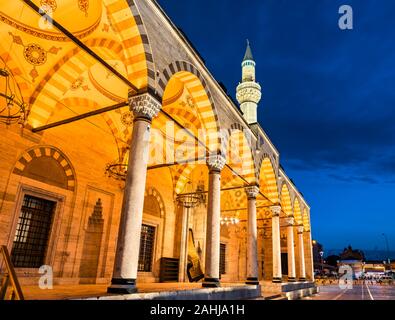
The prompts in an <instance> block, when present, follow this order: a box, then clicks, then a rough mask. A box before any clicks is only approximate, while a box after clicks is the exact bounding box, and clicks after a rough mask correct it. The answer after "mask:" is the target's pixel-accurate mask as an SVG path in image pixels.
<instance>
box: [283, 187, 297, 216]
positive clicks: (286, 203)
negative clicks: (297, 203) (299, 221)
mask: <svg viewBox="0 0 395 320" xmlns="http://www.w3.org/2000/svg"><path fill="white" fill-rule="evenodd" d="M280 198H281V207H282V209H283V210H284V211H285V214H286V215H287V216H289V217H290V216H293V214H294V213H293V210H292V201H291V196H290V193H289V189H288V185H287V184H286V183H285V182H284V183H283V185H282V187H281V195H280Z"/></svg>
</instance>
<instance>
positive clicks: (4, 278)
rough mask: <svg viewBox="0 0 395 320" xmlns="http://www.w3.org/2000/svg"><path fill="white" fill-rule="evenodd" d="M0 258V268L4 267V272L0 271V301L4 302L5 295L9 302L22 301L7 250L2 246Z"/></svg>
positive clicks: (21, 294)
mask: <svg viewBox="0 0 395 320" xmlns="http://www.w3.org/2000/svg"><path fill="white" fill-rule="evenodd" d="M0 258H2V262H3V263H2V264H0V266H2V265H3V264H4V265H5V269H4V271H3V270H2V269H0V282H1V285H0V300H6V297H7V295H8V297H9V300H24V297H23V293H22V289H21V286H20V285H19V281H18V277H17V276H16V273H15V269H14V266H13V265H12V262H11V259H10V255H9V253H8V249H7V247H6V246H4V245H3V246H1V247H0ZM0 261H1V260H0Z"/></svg>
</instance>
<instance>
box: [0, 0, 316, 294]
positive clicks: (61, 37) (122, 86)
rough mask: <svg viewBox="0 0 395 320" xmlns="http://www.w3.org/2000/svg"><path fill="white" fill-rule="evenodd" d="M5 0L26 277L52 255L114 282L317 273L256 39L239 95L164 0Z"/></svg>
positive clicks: (1, 176) (91, 281)
mask: <svg viewBox="0 0 395 320" xmlns="http://www.w3.org/2000/svg"><path fill="white" fill-rule="evenodd" d="M0 3H1V4H0V7H1V11H0V28H1V33H0V37H1V42H0V90H1V91H0V132H1V134H0V144H1V153H0V245H4V246H5V247H6V248H7V249H8V252H9V254H10V259H11V261H12V264H13V267H14V269H15V272H16V275H17V276H18V279H19V282H20V283H21V286H22V288H24V287H25V286H26V287H29V286H34V285H35V284H36V283H37V282H38V279H39V278H40V276H41V274H40V267H41V266H49V267H50V268H51V270H52V273H53V283H54V285H55V286H57V285H58V286H75V287H79V286H81V287H82V286H84V285H90V286H94V285H100V286H102V287H104V288H105V290H104V291H106V294H133V293H135V292H139V291H140V288H144V286H147V285H151V286H155V285H157V286H158V287H159V286H160V285H161V284H169V283H173V284H176V287H177V288H180V287H182V286H183V285H186V286H187V285H191V284H193V285H194V286H195V287H199V288H221V287H224V286H229V285H231V284H235V285H236V284H237V285H239V286H241V285H242V286H243V287H244V286H246V287H256V286H258V285H261V286H263V287H264V286H265V284H267V285H268V286H269V285H283V284H289V283H299V284H300V283H312V282H313V281H314V272H313V255H312V239H311V224H310V206H309V205H308V203H307V201H306V200H305V199H304V197H303V195H302V193H301V192H300V191H299V190H298V189H297V187H296V186H295V184H294V183H293V182H292V180H291V179H290V178H289V177H288V176H287V174H286V173H285V171H284V169H283V168H282V166H281V164H280V159H281V158H280V153H279V151H278V150H277V149H276V147H275V146H274V145H273V143H272V142H271V141H270V139H269V137H268V135H267V134H266V133H265V131H264V128H263V127H262V126H261V125H260V124H259V123H258V121H257V112H258V108H262V106H259V103H260V102H261V100H262V93H261V92H262V88H261V86H260V84H259V83H258V79H257V78H256V74H255V67H256V61H255V59H254V57H253V54H252V50H251V46H250V44H249V43H248V44H247V49H246V52H245V56H244V59H243V60H242V63H241V80H240V83H239V84H238V86H237V89H236V90H237V91H236V98H237V102H238V103H236V102H234V101H233V99H232V98H231V97H229V96H228V94H227V93H226V92H225V91H224V89H223V87H222V86H221V85H220V84H219V83H218V82H217V80H216V79H215V78H214V77H213V75H212V74H211V73H210V71H209V70H208V69H207V67H206V65H205V62H204V60H203V59H202V58H201V57H200V55H199V53H198V52H197V51H196V50H195V49H194V47H193V45H192V44H191V43H190V41H189V40H188V39H187V37H186V36H185V35H184V33H183V32H182V31H181V30H179V29H178V28H177V27H176V26H175V25H174V23H173V22H172V21H171V20H170V19H169V17H168V16H167V15H166V13H165V12H164V11H163V10H162V9H161V7H160V6H159V5H158V4H157V2H156V1H154V0H102V1H99V0H78V1H77V0H63V1H59V0H34V1H30V0H23V1H5V0H1V1H0ZM1 267H2V264H1V262H0V268H1ZM1 271H4V268H3V269H0V272H1ZM195 287H194V288H195ZM37 295H39V293H38V294H37Z"/></svg>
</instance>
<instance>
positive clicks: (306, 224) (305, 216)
mask: <svg viewBox="0 0 395 320" xmlns="http://www.w3.org/2000/svg"><path fill="white" fill-rule="evenodd" d="M303 227H304V230H305V231H310V215H309V212H308V211H307V209H306V208H304V209H303Z"/></svg>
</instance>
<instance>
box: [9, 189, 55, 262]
mask: <svg viewBox="0 0 395 320" xmlns="http://www.w3.org/2000/svg"><path fill="white" fill-rule="evenodd" d="M55 208H56V202H53V201H48V200H45V199H41V198H37V197H33V196H30V195H25V197H24V198H23V203H22V208H21V213H20V216H19V220H18V225H17V228H16V232H15V238H14V243H13V246H12V251H11V260H12V263H13V264H14V267H16V268H39V267H41V266H42V265H43V264H45V256H46V253H47V248H48V241H49V235H50V232H51V226H52V221H53V217H54V212H55Z"/></svg>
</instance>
